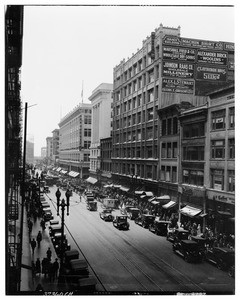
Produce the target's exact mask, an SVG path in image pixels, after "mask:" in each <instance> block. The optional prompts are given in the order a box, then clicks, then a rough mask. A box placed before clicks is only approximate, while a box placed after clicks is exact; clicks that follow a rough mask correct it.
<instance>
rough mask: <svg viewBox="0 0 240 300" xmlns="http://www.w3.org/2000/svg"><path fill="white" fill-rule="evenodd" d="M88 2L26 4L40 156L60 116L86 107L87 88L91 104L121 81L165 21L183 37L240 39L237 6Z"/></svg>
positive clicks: (29, 98) (26, 65)
mask: <svg viewBox="0 0 240 300" xmlns="http://www.w3.org/2000/svg"><path fill="white" fill-rule="evenodd" d="M110 2H111V1H110ZM201 2H202V4H203V2H204V1H201ZM213 2H214V1H213ZM25 3H26V2H25ZM88 3H90V2H85V5H84V6H83V5H80V6H79V5H78V6H72V5H71V6H66V5H62V6H59V5H58V6H49V5H46V6H43V5H33V4H32V5H31V6H30V5H27V6H25V7H24V27H23V32H24V33H23V60H22V71H21V82H22V91H21V99H22V102H23V105H24V103H25V102H27V103H28V106H31V107H29V109H28V118H27V138H28V139H31V140H32V139H34V143H35V153H34V154H35V156H40V150H41V147H45V146H46V137H48V136H52V131H53V130H54V129H56V128H59V127H58V124H59V121H60V119H61V118H62V117H64V116H65V115H66V114H67V113H68V112H70V111H72V110H73V109H74V108H75V107H76V106H77V105H78V104H79V103H81V102H82V98H81V92H82V90H83V102H84V103H90V102H89V100H88V98H89V97H90V96H91V94H92V91H93V90H94V89H95V88H96V87H97V86H98V85H99V84H101V83H103V82H106V83H113V68H114V67H115V66H116V65H118V64H119V63H120V61H121V60H122V59H124V58H125V59H126V60H127V58H128V57H129V58H130V57H131V56H132V54H133V53H136V52H137V49H141V48H142V41H143V40H144V39H145V38H146V37H147V36H150V35H151V32H152V31H154V30H155V28H158V27H159V25H160V24H161V23H162V24H163V26H164V27H174V28H177V27H178V26H180V27H181V37H188V38H193V39H204V40H213V41H226V42H234V41H235V37H234V30H235V24H234V19H235V8H234V7H226V6H216V5H214V6H213V7H212V6H203V5H201V6H182V7H180V6H161V5H158V6H147V5H141V6H140V5H137V3H134V2H132V3H133V4H136V5H137V6H135V5H131V6H120V5H117V6H103V5H100V6H88V5H87V4H88ZM93 3H94V2H93ZM105 3H107V1H106V2H105ZM108 3H109V2H108ZM121 3H123V2H121ZM129 3H130V2H129ZM141 3H143V2H141ZM148 3H149V2H148ZM156 3H159V4H161V1H158V2H156ZM168 3H170V2H169V1H168ZM175 3H176V1H175ZM181 3H183V2H181ZM191 3H195V2H194V1H193V2H192V1H191ZM206 3H208V4H209V3H211V1H207V2H206ZM214 3H217V2H214ZM221 3H222V2H221V1H218V4H221ZM38 4H39V3H38ZM82 4H84V2H83V3H82ZM95 4H97V2H95ZM114 4H115V3H114ZM225 4H234V3H232V2H231V1H225Z"/></svg>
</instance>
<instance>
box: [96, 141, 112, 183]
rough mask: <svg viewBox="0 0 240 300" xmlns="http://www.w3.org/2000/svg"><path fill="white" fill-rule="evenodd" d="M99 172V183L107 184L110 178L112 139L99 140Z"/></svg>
mask: <svg viewBox="0 0 240 300" xmlns="http://www.w3.org/2000/svg"><path fill="white" fill-rule="evenodd" d="M100 159H101V164H100V172H101V174H97V175H98V176H99V178H100V180H101V182H105V183H108V181H109V180H110V179H111V177H112V137H108V138H105V139H100Z"/></svg>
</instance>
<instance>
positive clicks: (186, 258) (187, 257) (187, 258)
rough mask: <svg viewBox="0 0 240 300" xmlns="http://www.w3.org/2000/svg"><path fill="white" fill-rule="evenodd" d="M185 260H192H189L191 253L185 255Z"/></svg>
mask: <svg viewBox="0 0 240 300" xmlns="http://www.w3.org/2000/svg"><path fill="white" fill-rule="evenodd" d="M184 260H185V261H186V262H189V261H190V260H189V255H188V254H186V255H184Z"/></svg>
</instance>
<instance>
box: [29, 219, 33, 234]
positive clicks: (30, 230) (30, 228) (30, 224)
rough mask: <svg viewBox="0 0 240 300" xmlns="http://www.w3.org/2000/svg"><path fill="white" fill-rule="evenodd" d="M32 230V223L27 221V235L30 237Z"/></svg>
mask: <svg viewBox="0 0 240 300" xmlns="http://www.w3.org/2000/svg"><path fill="white" fill-rule="evenodd" d="M32 228H33V222H32V221H31V219H30V218H29V219H28V230H29V235H31V233H32Z"/></svg>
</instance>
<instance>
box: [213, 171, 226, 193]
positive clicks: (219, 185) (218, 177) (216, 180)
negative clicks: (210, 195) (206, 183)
mask: <svg viewBox="0 0 240 300" xmlns="http://www.w3.org/2000/svg"><path fill="white" fill-rule="evenodd" d="M211 188H213V189H215V190H219V191H223V190H224V170H219V169H211Z"/></svg>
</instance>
